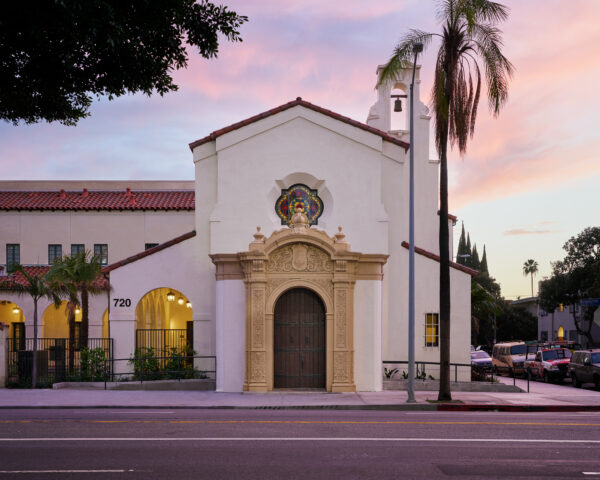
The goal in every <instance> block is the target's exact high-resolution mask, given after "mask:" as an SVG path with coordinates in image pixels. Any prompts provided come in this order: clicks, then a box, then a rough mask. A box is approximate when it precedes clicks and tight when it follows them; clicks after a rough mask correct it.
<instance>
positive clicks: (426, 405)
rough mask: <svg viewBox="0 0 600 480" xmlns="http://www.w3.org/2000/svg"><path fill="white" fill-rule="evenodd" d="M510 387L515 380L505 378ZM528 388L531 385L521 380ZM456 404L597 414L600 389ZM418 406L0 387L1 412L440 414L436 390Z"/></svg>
mask: <svg viewBox="0 0 600 480" xmlns="http://www.w3.org/2000/svg"><path fill="white" fill-rule="evenodd" d="M501 381H502V382H504V383H510V384H512V382H513V381H512V379H508V378H501ZM516 383H517V385H518V386H520V387H521V388H524V389H526V388H527V382H526V381H524V380H517V382H516ZM452 396H453V400H454V403H453V404H452V405H450V406H447V407H443V408H455V409H461V410H475V409H477V410H478V409H494V408H495V407H499V408H500V409H510V410H536V409H537V410H540V409H541V410H544V409H545V410H562V409H565V410H598V411H600V391H598V390H594V389H591V388H585V389H575V388H573V387H570V386H569V385H567V384H565V385H564V386H559V385H552V384H542V383H536V382H532V383H531V384H530V393H526V392H523V393H499V392H454V393H453V394H452ZM415 397H416V401H417V403H416V404H407V403H406V400H407V392H405V391H383V392H361V393H315V392H272V393H218V392H212V391H208V392H207V391H181V390H179V391H177V390H174V391H119V390H97V389H89V390H86V389H80V388H78V389H67V388H64V389H58V390H50V389H38V390H25V389H6V388H4V389H0V408H5V409H6V408H15V407H16V408H69V407H70V408H94V407H96V408H134V407H137V408H341V409H408V410H412V409H414V410H436V409H438V408H440V407H439V405H438V404H436V403H433V402H435V401H436V400H437V392H424V391H417V392H416V393H415Z"/></svg>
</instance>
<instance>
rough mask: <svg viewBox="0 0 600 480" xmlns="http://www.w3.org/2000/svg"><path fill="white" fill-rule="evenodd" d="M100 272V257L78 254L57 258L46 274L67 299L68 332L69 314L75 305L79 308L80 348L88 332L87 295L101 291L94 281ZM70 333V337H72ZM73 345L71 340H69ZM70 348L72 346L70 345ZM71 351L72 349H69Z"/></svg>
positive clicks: (87, 253) (86, 338)
mask: <svg viewBox="0 0 600 480" xmlns="http://www.w3.org/2000/svg"><path fill="white" fill-rule="evenodd" d="M101 271H102V267H101V265H100V257H99V256H98V255H92V254H91V253H90V252H80V253H78V254H76V255H67V256H64V257H61V258H57V259H56V260H55V261H54V263H53V264H52V267H51V268H50V271H49V272H48V279H49V281H50V282H51V283H52V284H54V285H57V286H62V287H63V289H64V290H65V291H66V292H67V294H66V296H67V297H68V299H69V306H68V308H67V311H68V314H69V323H70V324H69V330H70V331H71V332H72V331H73V326H74V325H71V324H72V323H74V315H73V313H72V312H71V310H73V308H74V307H75V306H77V305H79V306H81V336H80V339H81V346H83V347H86V346H87V340H88V332H89V294H90V293H91V294H93V295H95V294H99V293H100V292H101V291H102V289H101V288H100V287H99V286H98V284H97V283H96V281H97V280H98V277H99V275H100V273H101ZM72 336H73V335H72V333H71V334H70V337H72ZM70 341H71V343H73V340H72V339H71V340H70ZM71 346H72V345H71ZM70 350H72V348H71V349H70Z"/></svg>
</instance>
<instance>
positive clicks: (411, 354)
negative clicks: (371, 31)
mask: <svg viewBox="0 0 600 480" xmlns="http://www.w3.org/2000/svg"><path fill="white" fill-rule="evenodd" d="M422 51H423V44H422V43H420V42H415V43H413V53H414V54H415V59H414V62H413V69H412V80H411V82H410V140H409V142H410V174H409V176H410V180H409V183H410V187H409V195H410V200H409V206H408V212H409V213H408V243H409V245H408V399H407V400H406V402H407V403H415V401H416V400H415V129H414V123H415V121H414V118H415V109H414V103H415V102H414V95H413V93H414V86H415V70H416V69H417V56H418V55H419V53H420V52H422Z"/></svg>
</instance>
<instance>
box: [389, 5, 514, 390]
mask: <svg viewBox="0 0 600 480" xmlns="http://www.w3.org/2000/svg"><path fill="white" fill-rule="evenodd" d="M437 4H438V19H439V21H440V23H441V24H442V32H441V33H440V34H437V33H428V32H424V31H421V30H414V29H412V30H409V32H408V33H407V34H406V35H404V36H403V37H402V38H401V40H400V42H399V43H398V45H397V46H396V48H395V49H394V53H393V55H392V57H391V58H390V60H389V62H388V63H387V65H386V66H385V67H384V69H383V70H382V72H381V77H380V79H379V82H380V83H383V82H387V81H393V79H395V78H397V75H398V73H399V72H400V70H402V69H403V68H407V67H408V66H409V65H410V64H411V60H412V56H413V45H414V44H415V43H422V44H423V45H424V47H425V48H427V47H428V46H429V45H431V43H432V42H433V40H434V39H436V38H439V39H440V45H439V50H438V53H437V60H436V64H435V74H434V84H433V89H432V100H431V104H432V107H433V111H434V119H435V145H436V148H437V151H438V155H439V157H440V205H439V209H440V212H439V213H440V214H439V222H440V224H439V249H440V390H439V394H438V399H439V400H451V399H452V396H451V393H450V251H449V231H448V142H449V143H450V146H451V147H452V146H454V145H456V144H458V150H459V152H460V154H461V155H463V154H464V153H465V152H466V149H467V140H468V138H469V137H473V133H474V131H475V120H476V118H477V107H478V105H479V96H480V92H481V83H482V81H481V77H482V74H481V69H480V63H481V64H482V65H483V71H484V74H485V81H486V83H487V94H488V95H487V96H488V104H489V107H490V110H491V112H492V113H493V114H494V116H497V115H498V114H499V113H500V109H501V107H502V106H503V105H504V104H505V103H506V101H507V99H508V79H509V78H510V77H511V76H512V72H513V66H512V64H511V63H510V62H509V61H508V59H507V58H506V57H505V56H504V55H503V54H502V51H501V47H502V38H501V32H500V30H499V29H498V28H497V26H496V25H497V24H498V23H499V22H501V21H503V20H506V18H507V17H508V10H507V8H506V7H505V6H503V5H501V4H499V3H497V2H493V1H489V0H437ZM411 148H412V146H411Z"/></svg>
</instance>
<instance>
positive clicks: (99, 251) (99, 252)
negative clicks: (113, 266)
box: [94, 243, 108, 265]
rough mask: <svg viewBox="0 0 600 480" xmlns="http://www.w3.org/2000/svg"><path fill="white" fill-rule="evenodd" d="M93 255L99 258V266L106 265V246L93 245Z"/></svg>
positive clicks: (101, 244) (104, 244)
mask: <svg viewBox="0 0 600 480" xmlns="http://www.w3.org/2000/svg"><path fill="white" fill-rule="evenodd" d="M94 255H96V256H98V257H99V258H100V265H108V244H106V243H96V244H94Z"/></svg>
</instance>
